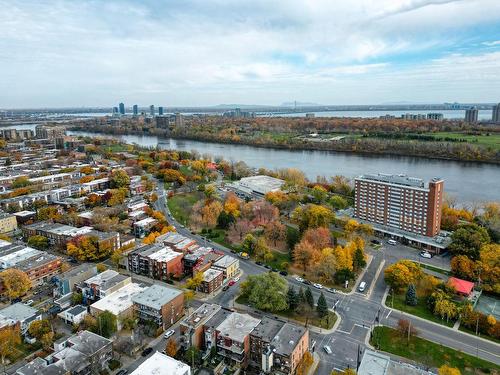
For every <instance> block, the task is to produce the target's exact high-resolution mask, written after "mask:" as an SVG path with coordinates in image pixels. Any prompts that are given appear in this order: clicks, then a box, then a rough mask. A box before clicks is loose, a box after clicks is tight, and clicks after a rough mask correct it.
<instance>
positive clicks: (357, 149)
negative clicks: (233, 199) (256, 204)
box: [68, 126, 500, 165]
mask: <svg viewBox="0 0 500 375" xmlns="http://www.w3.org/2000/svg"><path fill="white" fill-rule="evenodd" d="M68 130H70V131H81V132H94V133H101V134H104V135H106V134H111V135H125V136H126V135H137V136H143V135H151V136H158V137H165V138H172V139H179V140H191V141H200V142H211V143H222V144H231V145H233V144H238V145H245V146H252V147H259V148H267V149H276V150H289V151H335V152H342V153H350V154H358V155H364V156H371V155H375V156H386V155H387V156H406V157H416V158H424V159H435V160H449V161H459V162H472V163H488V164H494V165H500V151H496V150H494V149H491V150H490V149H488V148H487V147H483V146H478V145H475V144H472V143H453V142H428V141H426V142H424V141H418V140H398V139H385V140H384V139H377V138H364V137H357V138H343V139H339V140H336V141H325V142H317V141H312V140H307V139H304V138H299V137H294V136H290V137H288V138H287V137H276V138H270V139H275V140H274V141H267V142H262V140H260V139H259V140H256V139H255V138H251V137H232V138H230V139H228V138H224V137H221V136H220V135H218V134H213V135H206V134H204V135H195V134H176V133H168V132H166V131H162V130H160V129H155V132H154V133H146V134H145V133H144V132H143V131H134V130H130V129H120V128H109V127H106V128H103V127H101V126H85V127H75V126H73V127H68Z"/></svg>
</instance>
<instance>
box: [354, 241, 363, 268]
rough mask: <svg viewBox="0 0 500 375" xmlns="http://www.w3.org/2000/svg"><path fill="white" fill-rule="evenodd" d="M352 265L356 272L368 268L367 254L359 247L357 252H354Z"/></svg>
mask: <svg viewBox="0 0 500 375" xmlns="http://www.w3.org/2000/svg"><path fill="white" fill-rule="evenodd" d="M352 265H353V267H354V269H355V270H359V269H361V268H363V267H364V266H366V260H365V253H364V252H363V249H362V248H360V247H357V248H356V250H355V251H354V256H353V258H352Z"/></svg>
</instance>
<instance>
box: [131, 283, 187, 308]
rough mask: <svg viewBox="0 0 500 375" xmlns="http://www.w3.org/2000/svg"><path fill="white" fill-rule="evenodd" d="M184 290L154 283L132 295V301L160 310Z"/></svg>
mask: <svg viewBox="0 0 500 375" xmlns="http://www.w3.org/2000/svg"><path fill="white" fill-rule="evenodd" d="M181 294H182V292H181V291H180V290H178V289H174V288H169V287H166V286H163V285H159V284H153V285H151V286H150V287H149V288H147V289H145V290H143V291H142V292H139V293H137V294H136V295H134V296H133V297H132V302H133V303H137V304H139V305H143V306H148V307H150V308H153V309H155V310H160V309H161V308H162V306H164V305H165V304H167V303H169V302H170V301H172V300H173V299H174V298H176V297H177V296H179V295H181Z"/></svg>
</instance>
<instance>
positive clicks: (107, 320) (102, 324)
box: [95, 310, 117, 338]
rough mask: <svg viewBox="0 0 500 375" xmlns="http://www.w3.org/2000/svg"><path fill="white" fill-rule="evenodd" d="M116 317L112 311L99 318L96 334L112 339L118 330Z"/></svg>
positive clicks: (103, 313) (102, 314) (101, 314)
mask: <svg viewBox="0 0 500 375" xmlns="http://www.w3.org/2000/svg"><path fill="white" fill-rule="evenodd" d="M116 321H117V320H116V315H115V314H113V313H112V312H111V311H108V310H106V311H104V312H102V313H100V314H99V316H98V317H97V322H96V327H95V332H96V333H98V334H99V335H101V336H104V337H106V338H110V337H111V336H113V334H114V333H115V332H116V330H117V326H116Z"/></svg>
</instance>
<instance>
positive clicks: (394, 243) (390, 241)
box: [387, 240, 398, 246]
mask: <svg viewBox="0 0 500 375" xmlns="http://www.w3.org/2000/svg"><path fill="white" fill-rule="evenodd" d="M387 243H388V244H389V245H393V246H396V245H397V244H398V243H397V242H396V240H389V241H387Z"/></svg>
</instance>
